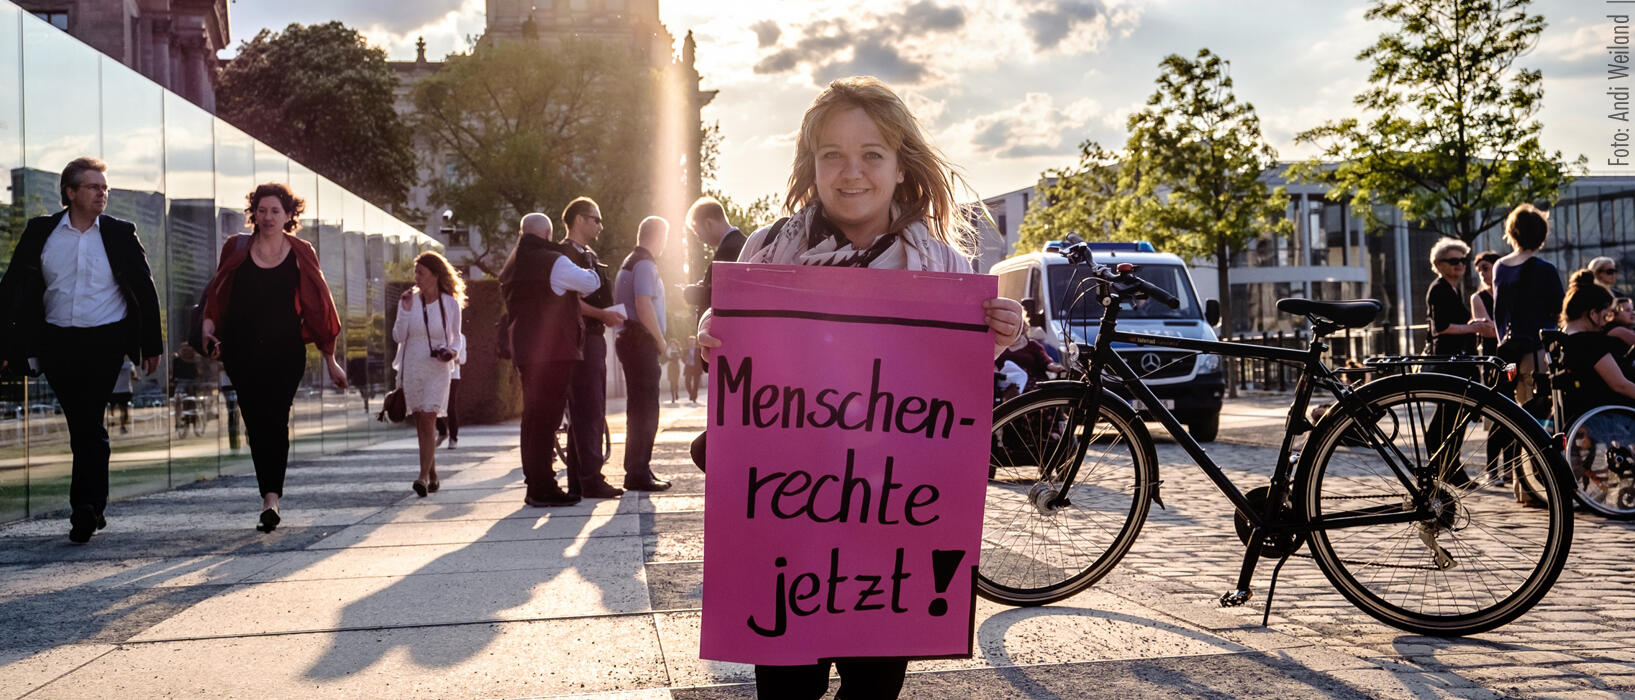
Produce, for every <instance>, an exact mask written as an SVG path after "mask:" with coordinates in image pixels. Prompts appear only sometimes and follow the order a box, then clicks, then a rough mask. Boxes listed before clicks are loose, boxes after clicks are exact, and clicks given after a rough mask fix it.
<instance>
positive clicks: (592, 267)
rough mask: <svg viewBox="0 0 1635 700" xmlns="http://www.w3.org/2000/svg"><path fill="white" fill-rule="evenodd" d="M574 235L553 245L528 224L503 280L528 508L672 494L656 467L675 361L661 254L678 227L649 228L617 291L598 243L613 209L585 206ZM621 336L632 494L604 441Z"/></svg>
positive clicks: (570, 211) (660, 223)
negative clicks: (558, 437)
mask: <svg viewBox="0 0 1635 700" xmlns="http://www.w3.org/2000/svg"><path fill="white" fill-rule="evenodd" d="M561 220H562V225H563V226H564V227H565V228H566V229H567V231H566V235H564V236H563V237H562V238H561V239H560V240H552V237H551V231H552V225H551V219H550V217H549V216H546V215H545V214H542V213H538V212H535V213H531V214H528V215H526V216H524V217H522V221H521V223H520V225H519V229H520V233H519V236H518V239H517V244H516V247H515V248H514V249H513V250H512V251H511V254H510V256H509V257H508V258H507V259H506V261H505V265H504V267H503V268H501V270H500V291H501V293H502V294H503V295H504V297H505V309H506V317H505V326H504V331H503V337H502V338H501V339H500V343H501V344H502V345H503V346H505V349H506V351H507V352H508V353H509V355H510V357H511V361H512V364H514V365H515V366H516V368H517V370H518V371H519V373H520V375H521V379H522V469H523V475H524V480H525V481H526V483H527V493H526V494H525V496H524V499H523V500H524V503H526V504H528V505H530V506H564V505H572V504H575V503H578V502H579V500H580V499H581V498H617V497H619V496H620V495H622V494H623V493H624V491H625V490H636V491H663V490H665V489H668V488H670V482H668V481H665V480H663V479H660V478H658V477H657V476H655V475H654V474H653V471H652V466H651V464H650V462H651V458H652V451H653V440H654V438H655V437H656V435H657V433H658V419H659V358H660V357H661V356H662V355H663V354H664V351H665V349H666V346H667V344H668V341H667V340H666V339H665V305H664V286H663V281H662V279H661V278H660V276H659V272H658V263H657V258H658V256H660V255H662V254H663V253H664V249H665V245H666V243H667V241H668V236H669V230H670V225H669V222H667V221H666V220H664V219H663V218H660V217H656V216H650V217H647V218H645V219H643V220H642V221H641V223H640V225H638V226H637V231H636V246H635V248H634V249H632V250H631V252H630V255H629V256H627V257H626V258H625V260H624V262H623V263H622V264H620V266H619V269H618V272H617V275H616V277H615V278H614V279H613V280H612V281H611V282H610V281H609V280H608V279H607V274H606V272H605V270H606V268H607V266H606V265H604V264H603V263H602V262H601V261H600V260H599V259H598V258H597V256H596V251H595V249H594V248H593V247H592V244H593V243H595V242H596V239H597V237H598V236H600V235H601V233H602V211H601V207H599V206H598V205H597V204H596V202H595V201H594V200H592V199H590V198H588V197H580V198H577V199H575V200H573V201H572V202H569V203H568V205H567V207H566V208H564V209H563V211H562V219H561ZM610 327H614V328H618V329H619V331H618V334H617V336H616V337H615V339H614V350H615V352H617V353H618V356H619V362H620V364H621V365H622V366H623V367H624V372H625V379H626V391H627V400H626V404H625V416H626V422H627V425H626V430H625V436H626V437H625V458H624V471H625V475H624V482H623V486H624V488H623V489H620V488H618V487H615V486H613V485H612V484H610V483H608V481H607V478H606V477H605V476H604V475H603V474H602V466H603V463H604V462H605V459H606V455H604V454H602V447H601V446H602V431H603V430H604V429H605V420H606V411H607V342H606V340H605V339H604V332H605V330H606V329H607V328H610ZM564 414H566V416H567V418H568V445H567V463H566V464H565V465H564V471H565V472H566V473H567V488H566V489H563V488H562V486H561V484H559V483H558V482H557V480H556V471H555V469H554V467H553V459H554V457H555V452H554V449H553V448H554V445H555V433H556V428H557V426H558V425H559V424H561V422H562V419H563V416H564Z"/></svg>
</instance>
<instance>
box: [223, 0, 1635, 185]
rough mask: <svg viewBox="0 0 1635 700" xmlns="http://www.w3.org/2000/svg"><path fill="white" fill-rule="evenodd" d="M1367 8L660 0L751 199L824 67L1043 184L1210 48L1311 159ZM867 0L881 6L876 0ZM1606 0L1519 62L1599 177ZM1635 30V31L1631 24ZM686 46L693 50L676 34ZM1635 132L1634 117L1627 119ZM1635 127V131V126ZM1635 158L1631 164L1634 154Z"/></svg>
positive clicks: (1573, 7) (1566, 9)
mask: <svg viewBox="0 0 1635 700" xmlns="http://www.w3.org/2000/svg"><path fill="white" fill-rule="evenodd" d="M484 5H485V3H484V0H348V1H347V2H336V1H335V0H276V1H274V0H235V2H234V3H233V4H232V5H231V12H232V31H233V35H234V37H235V42H236V41H238V40H243V39H247V38H249V37H251V36H253V35H254V34H255V33H256V32H257V31H258V30H260V29H261V28H263V27H268V28H273V29H278V28H281V27H283V26H284V25H286V24H288V23H290V22H302V23H312V22H323V21H328V20H332V19H336V20H341V21H342V22H345V23H347V24H349V25H352V26H354V27H356V28H358V29H359V30H360V31H362V32H363V33H364V34H365V35H366V36H368V37H369V38H370V40H371V41H373V42H375V43H376V44H378V45H380V46H382V47H384V48H385V49H386V50H387V52H388V54H390V55H391V57H392V58H394V59H411V58H413V57H414V42H415V38H416V37H418V36H424V37H425V38H426V42H427V44H428V47H429V50H428V53H429V54H430V55H431V56H432V57H433V58H436V57H439V56H441V55H443V54H446V53H448V52H451V51H459V50H463V49H464V48H465V47H466V46H467V44H468V40H469V38H470V37H474V36H476V35H478V34H480V33H481V32H482V29H483V24H484ZM1366 6H1367V5H1366V3H1364V2H1328V1H1325V2H1312V1H1311V0H1246V1H1245V2H1234V3H1225V2H1218V0H963V1H957V0H876V1H875V2H871V3H857V2H854V1H847V0H778V1H777V2H764V3H741V2H713V1H693V2H688V1H685V0H663V2H662V3H661V13H662V15H663V18H664V22H665V24H666V25H667V26H668V27H669V29H670V31H671V33H672V34H674V35H675V36H676V37H677V40H678V41H679V40H680V38H681V37H683V36H685V35H686V33H687V31H688V30H691V31H693V33H694V37H695V38H696V40H697V41H698V68H699V71H700V72H701V73H703V75H704V87H705V88H707V89H715V90H719V91H720V95H719V96H718V97H717V98H716V99H715V101H714V103H712V104H711V105H710V107H708V108H706V110H705V115H704V116H705V119H706V120H708V121H719V122H720V124H721V130H722V134H723V136H724V138H725V143H724V146H723V153H722V158H721V171H722V172H721V173H720V184H721V187H722V188H723V189H724V190H725V191H726V192H727V193H728V194H729V195H731V196H733V197H734V198H737V199H752V198H754V197H758V196H761V195H765V194H775V193H779V192H781V189H782V187H783V185H784V183H785V181H786V180H787V177H788V164H789V162H790V159H791V156H792V150H791V143H792V140H793V137H794V132H795V130H796V129H797V128H798V127H799V124H800V116H801V113H802V112H803V111H804V109H805V108H806V105H807V104H808V103H809V102H810V101H811V99H812V97H813V96H815V95H816V94H817V91H818V89H819V87H820V86H821V85H822V84H823V83H825V82H826V81H828V80H830V79H833V78H836V77H841V76H846V75H853V74H872V75H876V76H879V77H880V78H882V79H883V80H885V81H886V82H887V83H888V84H890V85H892V86H894V87H895V88H897V89H898V90H899V92H900V93H901V94H902V95H904V97H905V99H906V100H908V102H909V104H910V106H911V107H913V109H914V110H915V113H916V114H917V115H918V116H919V118H920V119H921V121H922V122H923V123H924V124H925V125H926V127H927V128H928V129H929V130H930V132H931V135H932V138H933V140H934V141H935V142H936V144H937V145H938V146H939V147H941V148H942V150H943V151H944V152H946V153H947V154H948V155H949V157H950V158H951V159H952V160H953V161H954V162H955V163H957V164H958V165H959V166H960V167H961V168H962V169H963V171H964V173H965V175H966V177H967V179H968V180H969V181H970V183H971V185H972V186H973V187H974V188H975V189H976V191H977V192H978V193H980V194H981V195H982V196H991V195H995V194H1000V193H1003V192H1009V191H1011V190H1015V189H1019V188H1022V187H1026V186H1028V185H1031V184H1033V182H1034V181H1035V180H1037V179H1038V176H1039V174H1040V172H1041V171H1042V170H1045V169H1047V168H1053V167H1061V166H1065V165H1068V164H1071V163H1072V162H1073V160H1074V157H1075V153H1076V152H1077V145H1078V143H1079V142H1080V141H1082V140H1084V139H1086V138H1091V139H1096V140H1098V141H1101V142H1102V143H1103V144H1106V145H1109V146H1118V145H1122V144H1123V142H1124V139H1125V130H1124V124H1125V119H1126V117H1127V116H1128V115H1129V113H1130V112H1131V111H1133V110H1135V109H1138V108H1139V107H1140V105H1141V104H1142V103H1143V101H1144V100H1145V99H1146V97H1147V95H1149V94H1150V93H1151V92H1152V89H1153V80H1154V78H1155V77H1156V76H1157V73H1158V69H1157V64H1158V62H1159V61H1160V60H1161V59H1162V58H1163V57H1164V56H1165V55H1167V54H1171V53H1180V54H1182V55H1186V56H1189V57H1190V56H1192V55H1195V54H1196V52H1197V50H1198V49H1200V48H1204V47H1207V48H1209V49H1210V50H1212V51H1214V52H1215V53H1217V54H1219V55H1221V56H1222V57H1224V58H1226V59H1227V60H1229V61H1231V63H1232V75H1233V78H1234V80H1235V81H1236V90H1237V94H1238V97H1239V99H1242V100H1247V101H1249V102H1251V103H1253V104H1254V106H1255V108H1256V110H1257V111H1258V112H1259V114H1260V117H1261V121H1262V126H1263V129H1264V130H1265V133H1266V137H1267V138H1268V139H1269V140H1270V141H1271V143H1272V145H1273V146H1274V147H1276V148H1277V149H1278V152H1279V155H1280V157H1282V158H1284V159H1290V158H1299V157H1304V156H1307V155H1310V153H1309V152H1307V151H1306V150H1304V149H1303V148H1302V147H1298V146H1296V145H1295V144H1294V143H1293V136H1294V134H1295V133H1297V132H1299V131H1301V130H1303V129H1307V128H1310V127H1312V126H1315V125H1317V124H1320V123H1322V122H1323V121H1325V120H1329V119H1333V118H1337V117H1341V116H1346V115H1349V114H1351V113H1352V111H1351V98H1352V96H1353V95H1355V94H1356V93H1357V92H1358V90H1359V89H1360V88H1361V87H1362V86H1363V85H1364V81H1365V78H1366V67H1365V66H1364V65H1363V64H1360V63H1358V62H1357V61H1356V60H1355V57H1356V55H1357V53H1358V51H1360V50H1361V49H1362V48H1363V47H1365V46H1367V45H1368V44H1369V43H1371V42H1372V41H1373V40H1374V39H1375V38H1376V37H1377V36H1378V34H1379V33H1380V32H1381V31H1382V29H1384V27H1383V26H1380V25H1373V24H1370V23H1368V22H1365V21H1364V20H1363V12H1364V8H1365V7H1366ZM860 7H866V8H867V9H860ZM1608 7H1612V6H1611V5H1608V4H1606V3H1603V2H1599V1H1596V0H1539V1H1538V2H1536V3H1535V5H1534V10H1535V11H1536V12H1538V13H1540V14H1542V15H1544V17H1545V18H1546V20H1547V21H1548V23H1549V28H1548V29H1546V30H1545V34H1544V37H1543V39H1542V40H1541V41H1540V43H1539V45H1538V47H1536V48H1535V50H1534V51H1533V52H1532V53H1531V54H1530V55H1529V56H1527V57H1526V58H1524V59H1523V62H1522V65H1524V66H1527V67H1531V68H1538V69H1540V70H1542V71H1544V76H1545V90H1546V97H1545V101H1546V106H1545V109H1544V111H1543V113H1542V119H1543V121H1544V124H1545V145H1546V147H1548V148H1550V149H1559V150H1561V151H1563V152H1565V154H1566V155H1567V157H1568V158H1569V159H1571V158H1574V157H1576V156H1577V155H1579V154H1584V155H1586V156H1588V157H1589V158H1590V161H1591V162H1590V168H1591V172H1594V173H1599V174H1617V173H1628V174H1635V167H1629V166H1620V165H1616V164H1609V159H1612V158H1613V157H1614V156H1615V155H1616V154H1615V152H1614V149H1613V147H1614V139H1616V138H1618V137H1619V133H1618V132H1617V129H1619V128H1626V127H1628V124H1627V123H1626V122H1618V121H1615V120H1613V119H1610V118H1609V117H1608V116H1607V115H1608V114H1609V113H1611V112H1612V111H1613V103H1612V99H1613V98H1612V97H1611V96H1609V95H1608V94H1607V93H1606V90H1607V87H1608V86H1609V85H1620V84H1626V83H1628V82H1629V80H1620V81H1609V79H1608V73H1607V64H1608V61H1609V60H1611V59H1613V58H1615V54H1614V52H1610V51H1609V50H1608V47H1609V46H1611V45H1613V43H1614V39H1615V34H1616V33H1617V32H1619V31H1622V30H1629V29H1630V28H1631V26H1632V25H1631V24H1630V23H1629V20H1628V19H1624V20H1623V22H1624V23H1623V24H1622V25H1620V24H1619V19H1618V18H1615V17H1609V16H1608V15H1607V11H1606V8H1608ZM1625 38H1626V39H1628V35H1627V34H1626V35H1625ZM678 50H679V48H678ZM1630 128H1635V127H1630ZM1628 134H1629V132H1623V135H1625V136H1627V135H1628ZM1630 160H1631V162H1635V158H1632V159H1630Z"/></svg>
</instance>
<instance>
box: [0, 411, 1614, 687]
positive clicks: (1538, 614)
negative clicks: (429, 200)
mask: <svg viewBox="0 0 1635 700" xmlns="http://www.w3.org/2000/svg"><path fill="white" fill-rule="evenodd" d="M1281 401H1282V399H1280V398H1278V397H1265V396H1262V397H1251V398H1249V399H1246V400H1241V401H1237V402H1234V403H1232V404H1231V405H1230V407H1229V412H1228V414H1227V416H1226V420H1225V421H1224V422H1223V426H1222V439H1221V441H1220V442H1217V443H1214V444H1212V445H1211V446H1210V447H1209V451H1210V453H1211V455H1213V456H1214V457H1215V458H1216V459H1217V460H1218V461H1220V462H1221V463H1222V464H1223V465H1225V466H1226V467H1227V468H1228V471H1229V472H1230V473H1231V475H1232V477H1233V478H1234V479H1236V480H1239V481H1240V483H1243V484H1253V483H1255V482H1256V481H1258V480H1263V479H1264V478H1265V472H1266V470H1269V469H1270V467H1269V466H1263V465H1270V464H1271V463H1272V458H1273V455H1274V453H1275V449H1274V448H1272V447H1268V446H1266V445H1265V444H1263V443H1264V442H1265V441H1267V440H1270V439H1276V437H1277V436H1279V435H1281V431H1282V427H1281V426H1282V422H1281V417H1280V415H1279V411H1280V410H1281V406H1282V405H1283V404H1282V403H1281ZM610 418H611V419H612V422H613V424H614V432H615V440H616V444H615V454H614V456H613V459H612V460H610V464H609V467H608V469H607V472H608V473H609V474H612V475H615V476H616V475H617V474H618V473H619V471H620V470H619V469H618V466H617V465H618V464H619V463H620V458H621V452H622V445H620V444H618V442H617V441H618V438H619V435H618V434H619V433H620V432H621V431H622V427H621V421H622V416H612V417H610ZM663 420H664V425H665V429H664V431H663V432H661V434H660V437H659V441H658V444H657V446H656V450H655V457H654V464H655V469H656V471H657V472H659V473H660V474H661V475H665V476H669V477H672V478H674V480H675V484H676V486H675V488H674V489H673V490H671V491H669V492H666V493H661V494H651V495H650V494H626V495H625V496H623V497H622V498H619V499H612V500H606V501H598V502H593V503H592V502H587V503H585V504H581V505H579V506H575V507H572V508H563V509H530V508H525V507H522V505H521V503H520V501H521V482H520V472H519V470H518V469H517V466H516V464H517V448H516V445H517V437H516V428H515V426H514V425H512V426H493V427H479V428H467V429H465V430H463V431H462V437H463V438H465V439H463V440H462V441H461V445H460V449H459V450H458V451H454V452H449V451H447V450H444V451H443V452H442V453H441V454H442V459H441V461H440V462H439V464H440V468H439V471H440V473H441V474H442V478H443V490H442V492H441V493H439V494H436V495H434V496H432V497H431V498H428V499H419V498H416V497H414V496H413V495H412V494H409V493H408V480H409V479H412V478H413V473H414V466H413V464H414V461H413V460H414V457H413V455H414V451H413V447H412V442H410V441H409V440H408V439H404V440H396V441H392V442H387V443H383V444H380V445H376V446H372V447H370V448H368V449H365V450H359V451H355V452H350V453H345V454H340V455H329V456H325V457H322V458H318V459H314V460H312V461H309V462H304V463H301V464H297V465H294V466H292V469H291V475H290V486H289V489H288V493H287V501H286V507H287V510H286V511H285V513H284V517H285V522H286V524H285V525H284V526H281V527H280V528H279V529H278V531H277V532H276V533H273V534H272V535H261V534H259V533H256V532H254V531H253V530H251V529H250V525H251V524H252V523H253V521H254V517H255V512H256V508H255V505H256V501H257V499H256V496H255V493H254V481H253V477H248V476H239V477H229V478H223V479H218V480H216V481H213V482H208V483H202V484H196V485H193V486H189V487H186V488H181V489H177V490H175V491H171V492H167V493H162V494H155V495H153V496H147V497H143V498H138V499H132V500H129V501H124V502H120V503H116V504H114V505H113V506H112V507H111V508H110V523H109V529H108V530H107V531H105V532H103V533H101V534H98V535H97V536H96V537H95V538H94V539H93V542H92V544H91V545H89V546H85V547H74V546H71V545H69V544H67V541H66V538H65V537H64V536H63V534H64V533H65V532H66V528H67V526H66V523H65V522H64V520H63V518H61V517H56V518H46V519H40V520H31V521H25V522H21V523H12V524H8V525H5V526H0V698H3V697H19V696H25V695H26V696H27V697H29V698H31V699H32V698H55V697H87V696H121V697H127V698H145V697H201V696H208V697H242V696H257V697H290V696H301V697H360V696H368V697H536V696H553V697H560V696H586V697H598V698H602V697H618V698H632V699H637V700H646V699H654V700H656V699H659V698H715V697H751V696H753V686H751V685H749V684H748V682H749V681H750V680H751V679H752V674H751V672H750V669H749V668H747V667H744V666H741V665H737V664H725V663H717V662H709V661H702V660H700V659H698V657H697V648H698V622H699V614H700V613H699V604H700V603H699V601H700V600H701V589H702V585H703V582H702V564H701V560H702V558H703V517H702V516H703V506H704V496H703V476H702V474H700V473H699V472H698V471H697V470H696V469H694V468H693V467H692V465H691V464H690V462H689V460H688V458H687V454H686V451H687V445H688V443H689V442H690V441H691V439H692V437H693V436H694V435H695V434H696V433H697V431H698V430H700V429H701V428H702V425H703V420H702V411H701V409H699V408H693V407H688V406H686V405H681V406H673V407H672V406H667V407H666V409H665V412H664V419H663ZM1158 455H1159V459H1160V462H1161V470H1162V471H1161V477H1162V478H1163V479H1164V487H1163V488H1164V501H1165V503H1166V505H1167V506H1168V508H1167V509H1156V508H1155V509H1153V511H1152V514H1151V516H1150V517H1149V520H1148V522H1147V525H1146V527H1145V529H1144V530H1143V531H1142V534H1141V537H1140V539H1139V540H1138V542H1137V543H1136V545H1135V547H1134V549H1133V550H1132V551H1131V553H1130V554H1129V556H1127V557H1126V558H1125V560H1124V562H1123V563H1122V564H1121V565H1120V567H1119V568H1118V569H1117V570H1116V571H1115V572H1114V573H1113V574H1112V575H1110V576H1109V577H1108V578H1107V579H1105V580H1103V581H1102V582H1100V583H1099V584H1097V585H1096V586H1095V587H1093V588H1091V589H1089V590H1087V591H1085V592H1083V593H1080V594H1079V595H1077V596H1075V597H1073V598H1071V599H1068V600H1065V601H1062V602H1060V603H1058V604H1055V605H1050V606H1044V607H1037V608H1025V609H1021V608H1007V607H1004V606H999V605H995V604H993V603H989V602H987V601H979V602H978V607H977V619H976V622H977V630H976V640H975V654H974V656H973V657H972V658H970V659H955V660H943V661H924V662H914V663H913V664H912V665H911V666H910V671H911V675H910V678H909V681H908V684H907V686H906V687H905V689H904V693H903V696H904V697H906V698H964V697H976V698H1080V697H1114V698H1127V697H1159V696H1163V697H1169V696H1177V697H1211V698H1215V697H1322V698H1365V697H1400V698H1428V697H1510V696H1537V697H1615V696H1619V695H1627V694H1629V692H1630V691H1635V605H1632V604H1631V603H1632V602H1635V601H1632V599H1635V593H1630V592H1627V591H1628V589H1629V586H1628V582H1627V579H1628V578H1629V577H1630V576H1631V575H1632V570H1635V566H1632V564H1631V563H1630V559H1631V557H1630V555H1629V554H1628V552H1629V547H1628V546H1627V545H1626V544H1625V543H1626V542H1627V541H1628V539H1629V536H1630V532H1629V530H1630V525H1627V524H1623V523H1615V522H1608V521H1602V520H1598V519H1596V518H1594V517H1593V516H1589V515H1580V517H1579V518H1578V521H1577V529H1576V537H1575V543H1574V551H1573V555H1572V558H1571V560H1570V563H1569V568H1568V571H1567V572H1566V573H1565V574H1563V576H1562V578H1561V581H1560V582H1559V583H1558V584H1557V585H1556V587H1555V590H1554V591H1553V592H1552V593H1551V594H1550V595H1549V596H1548V597H1547V598H1545V600H1544V601H1543V603H1541V604H1540V605H1539V606H1538V607H1536V608H1535V609H1534V610H1533V611H1532V612H1530V613H1528V614H1527V615H1525V616H1524V617H1522V618H1521V619H1520V620H1518V621H1516V622H1514V623H1512V624H1510V625H1508V626H1506V627H1503V628H1501V629H1499V630H1497V631H1494V632H1490V633H1487V634H1482V635H1477V636H1474V637H1470V638H1465V639H1453V640H1449V639H1434V638H1425V637H1419V636H1415V635H1408V634H1404V633H1401V632H1399V631H1397V630H1394V629H1392V628H1389V627H1386V626H1384V625H1381V624H1379V623H1377V622H1375V621H1374V620H1373V619H1372V618H1369V617H1367V616H1366V615H1364V614H1363V613H1361V612H1359V611H1357V610H1356V609H1354V608H1352V607H1351V606H1350V604H1348V603H1347V602H1346V601H1345V600H1344V599H1343V598H1341V596H1340V595H1339V594H1338V593H1337V592H1335V591H1334V589H1333V588H1332V587H1331V586H1330V585H1329V584H1328V581H1327V580H1326V579H1325V578H1324V577H1323V576H1322V574H1321V573H1320V572H1319V571H1318V570H1317V568H1316V567H1315V566H1314V565H1313V564H1312V562H1311V561H1310V560H1308V559H1304V558H1295V559H1291V560H1290V562H1289V564H1288V565H1287V567H1286V568H1285V570H1284V572H1283V574H1282V577H1281V579H1280V581H1279V585H1278V590H1277V597H1276V604H1275V606H1274V609H1273V614H1272V617H1271V624H1270V626H1269V627H1262V626H1261V625H1260V615H1261V609H1260V607H1259V604H1260V603H1261V602H1263V600H1264V598H1263V596H1264V589H1265V584H1266V582H1267V581H1268V580H1269V567H1263V568H1262V570H1261V573H1260V575H1259V576H1258V577H1257V579H1256V591H1255V592H1256V598H1255V599H1254V600H1253V601H1252V602H1251V604H1250V605H1249V606H1248V607H1243V608H1225V609H1223V608H1219V607H1217V606H1216V605H1215V601H1216V599H1218V597H1219V596H1220V594H1221V593H1222V592H1223V591H1225V590H1226V589H1228V588H1230V587H1231V586H1232V584H1233V582H1234V579H1235V577H1236V572H1237V568H1238V566H1239V563H1240V561H1241V555H1242V546H1241V545H1240V544H1239V543H1238V541H1237V538H1236V537H1235V535H1233V533H1232V529H1231V511H1230V508H1229V506H1227V502H1226V501H1225V499H1224V498H1223V497H1222V496H1220V495H1219V493H1218V492H1216V491H1215V490H1214V488H1213V486H1211V485H1210V484H1209V482H1208V481H1207V480H1205V479H1202V478H1201V477H1200V476H1199V475H1198V473H1197V472H1196V471H1195V470H1193V467H1191V466H1190V463H1189V461H1188V460H1187V458H1186V456H1185V455H1184V454H1182V453H1181V451H1180V450H1179V448H1177V447H1176V446H1174V445H1173V444H1169V443H1167V442H1166V443H1162V444H1160V446H1159V448H1158Z"/></svg>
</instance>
